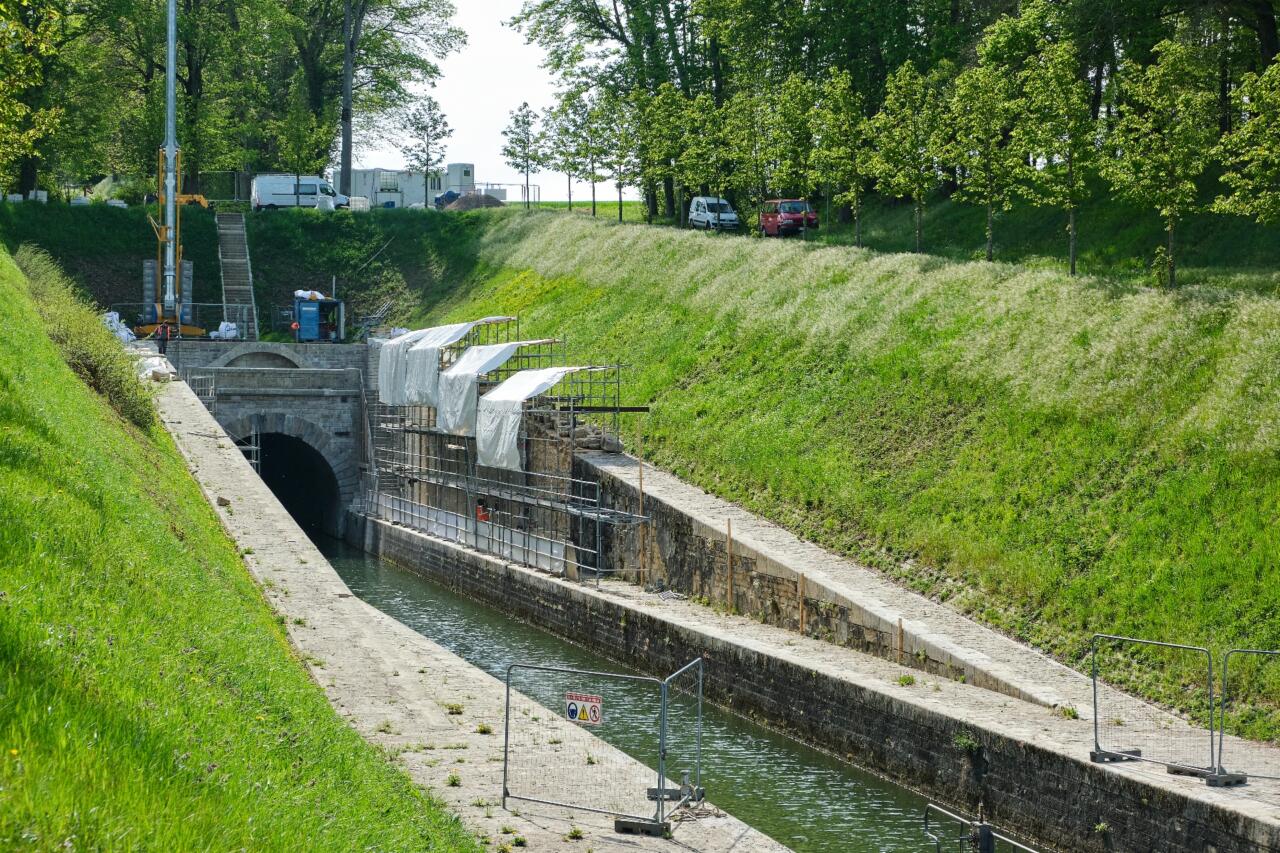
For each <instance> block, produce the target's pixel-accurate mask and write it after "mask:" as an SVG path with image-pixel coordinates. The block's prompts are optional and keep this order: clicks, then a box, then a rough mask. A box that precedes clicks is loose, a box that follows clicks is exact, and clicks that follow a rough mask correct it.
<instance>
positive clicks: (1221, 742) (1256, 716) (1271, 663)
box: [1218, 649, 1280, 784]
mask: <svg viewBox="0 0 1280 853" xmlns="http://www.w3.org/2000/svg"><path fill="white" fill-rule="evenodd" d="M1233 658H1235V659H1236V660H1238V661H1239V663H1237V664H1236V666H1234V667H1233V666H1232V665H1231V663H1232V659H1233ZM1249 697H1266V698H1268V699H1270V700H1271V701H1273V702H1274V701H1275V700H1276V697H1280V651H1271V650H1267V649H1231V650H1230V651H1228V652H1227V653H1226V654H1225V655H1223V657H1222V698H1221V700H1220V704H1219V708H1218V765H1219V768H1221V767H1223V766H1226V765H1227V759H1226V757H1225V756H1226V754H1227V747H1228V746H1231V747H1232V749H1231V757H1230V760H1231V766H1232V767H1233V768H1234V769H1235V770H1237V771H1240V772H1237V773H1234V774H1229V775H1232V776H1235V777H1238V782H1237V784H1238V783H1239V782H1244V781H1245V780H1246V778H1255V779H1280V763H1277V762H1270V763H1269V764H1268V763H1264V762H1262V761H1260V760H1258V758H1257V757H1254V756H1249V755H1247V753H1246V754H1243V755H1242V754H1240V753H1243V752H1244V750H1243V749H1241V748H1240V746H1239V745H1237V744H1236V743H1233V742H1229V741H1227V740H1226V739H1225V737H1224V733H1225V732H1226V729H1227V713H1228V711H1236V712H1237V713H1239V714H1240V715H1241V717H1242V719H1241V720H1239V723H1240V724H1241V725H1242V726H1244V727H1245V728H1248V726H1249V725H1250V723H1255V722H1264V721H1266V717H1267V716H1268V710H1262V709H1259V708H1257V707H1253V706H1252V705H1251V704H1249V703H1247V702H1246V701H1245V700H1247V699H1248V698H1249ZM1270 713H1271V714H1274V713H1275V712H1274V711H1270Z"/></svg>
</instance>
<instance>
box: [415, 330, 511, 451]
mask: <svg viewBox="0 0 1280 853" xmlns="http://www.w3.org/2000/svg"><path fill="white" fill-rule="evenodd" d="M520 346H521V344H520V343H509V344H486V345H484V346H478V347H468V349H467V351H466V352H464V353H463V354H462V358H460V359H458V360H457V361H456V362H454V363H453V366H452V367H450V368H449V369H448V370H446V371H445V372H444V373H441V374H440V385H439V391H438V393H437V395H436V403H437V405H436V429H438V430H440V431H441V432H445V433H448V434H449V435H462V436H471V435H475V434H476V403H477V401H478V399H479V395H478V393H477V392H478V391H479V385H480V377H481V376H483V375H484V374H486V373H488V372H489V371H491V370H497V369H498V368H499V367H501V366H502V365H504V364H506V363H507V361H509V360H510V358H511V356H513V355H515V354H516V350H518V349H519V348H520Z"/></svg>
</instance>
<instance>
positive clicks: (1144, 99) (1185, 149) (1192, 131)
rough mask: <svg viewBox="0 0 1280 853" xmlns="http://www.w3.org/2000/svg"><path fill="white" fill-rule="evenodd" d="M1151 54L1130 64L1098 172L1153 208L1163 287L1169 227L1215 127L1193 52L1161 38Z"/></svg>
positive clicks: (1180, 212)
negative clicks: (1161, 235)
mask: <svg viewBox="0 0 1280 853" xmlns="http://www.w3.org/2000/svg"><path fill="white" fill-rule="evenodd" d="M1154 53H1155V54H1156V56H1157V57H1158V58H1157V61H1156V62H1155V63H1153V64H1152V65H1149V66H1147V67H1146V68H1145V69H1139V70H1137V71H1135V72H1134V73H1133V75H1132V77H1131V78H1130V79H1129V80H1128V81H1127V84H1126V86H1125V91H1126V98H1127V99H1126V101H1125V103H1124V104H1123V105H1122V106H1121V109H1120V115H1119V117H1118V119H1117V120H1116V122H1115V125H1114V127H1113V128H1112V131H1111V135H1110V138H1109V139H1108V143H1109V147H1110V148H1111V149H1113V150H1114V152H1115V155H1114V156H1113V157H1111V158H1109V159H1107V160H1105V161H1103V173H1104V174H1105V175H1106V177H1107V179H1108V180H1109V181H1110V182H1111V184H1112V185H1113V186H1114V187H1115V188H1116V190H1117V191H1118V192H1119V193H1120V194H1121V195H1122V196H1124V197H1125V198H1127V199H1129V200H1130V201H1132V202H1135V203H1138V204H1149V205H1151V206H1153V207H1155V208H1156V210H1157V211H1159V213H1160V216H1161V217H1162V218H1163V219H1164V221H1165V229H1166V230H1167V231H1168V234H1169V250H1168V255H1167V263H1168V279H1169V286H1170V287H1174V286H1176V285H1177V278H1176V273H1175V270H1176V267H1175V265H1174V254H1173V250H1174V229H1175V228H1176V227H1177V224H1178V222H1179V221H1181V220H1182V219H1183V218H1184V217H1186V215H1187V214H1188V213H1190V212H1191V211H1192V210H1194V209H1195V208H1196V206H1197V204H1198V202H1199V192H1198V189H1197V187H1196V181H1197V179H1198V178H1199V177H1200V175H1201V174H1202V173H1203V172H1204V170H1205V169H1206V168H1207V167H1208V165H1209V157H1210V153H1211V152H1212V150H1213V145H1214V139H1215V137H1216V129H1215V128H1214V126H1213V111H1214V100H1213V95H1212V94H1211V93H1210V90H1209V89H1208V87H1207V86H1206V85H1205V81H1206V77H1207V76H1208V73H1207V69H1206V68H1205V66H1204V64H1203V62H1202V61H1201V60H1200V57H1199V56H1198V55H1197V54H1196V52H1195V51H1194V50H1192V49H1191V48H1189V47H1188V46H1186V45H1184V44H1181V43H1179V42H1174V41H1163V42H1161V43H1160V44H1158V45H1156V46H1155V48H1154Z"/></svg>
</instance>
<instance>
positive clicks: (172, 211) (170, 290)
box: [164, 0, 181, 323]
mask: <svg viewBox="0 0 1280 853" xmlns="http://www.w3.org/2000/svg"><path fill="white" fill-rule="evenodd" d="M168 7H169V36H168V44H167V46H166V53H165V63H166V65H165V77H164V110H165V113H164V310H165V313H166V314H168V313H169V312H171V311H173V310H174V307H175V304H176V302H177V279H178V269H177V266H178V265H177V248H178V247H177V243H176V240H175V238H176V231H177V224H178V198H177V196H178V170H177V159H178V95H177V80H178V0H169V2H168ZM179 323H181V318H179Z"/></svg>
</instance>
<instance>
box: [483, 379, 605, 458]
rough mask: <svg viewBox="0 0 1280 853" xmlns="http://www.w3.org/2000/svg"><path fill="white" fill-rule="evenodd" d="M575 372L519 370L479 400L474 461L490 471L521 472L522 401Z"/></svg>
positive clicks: (551, 386) (549, 387)
mask: <svg viewBox="0 0 1280 853" xmlns="http://www.w3.org/2000/svg"><path fill="white" fill-rule="evenodd" d="M579 369H580V368H577V367H544V368H542V369H540V370H522V371H520V372H519V373H516V374H514V375H513V376H511V377H510V378H509V379H507V380H506V381H505V382H503V383H502V384H501V385H499V386H498V387H497V388H494V389H493V390H492V391H490V392H489V393H488V394H485V395H484V396H483V397H481V398H480V402H479V404H478V405H477V406H476V461H478V462H479V463H480V464H481V465H487V466H488V467H490V468H506V469H507V470H509V471H519V470H521V466H520V419H521V415H522V414H523V412H524V401H525V400H528V399H529V398H530V397H536V396H538V395H539V394H541V393H542V392H544V391H547V390H549V389H551V388H553V387H554V386H555V384H556V383H557V382H559V381H560V380H561V379H563V378H565V377H566V376H568V375H569V374H570V373H573V372H574V371H575V370H579Z"/></svg>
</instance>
